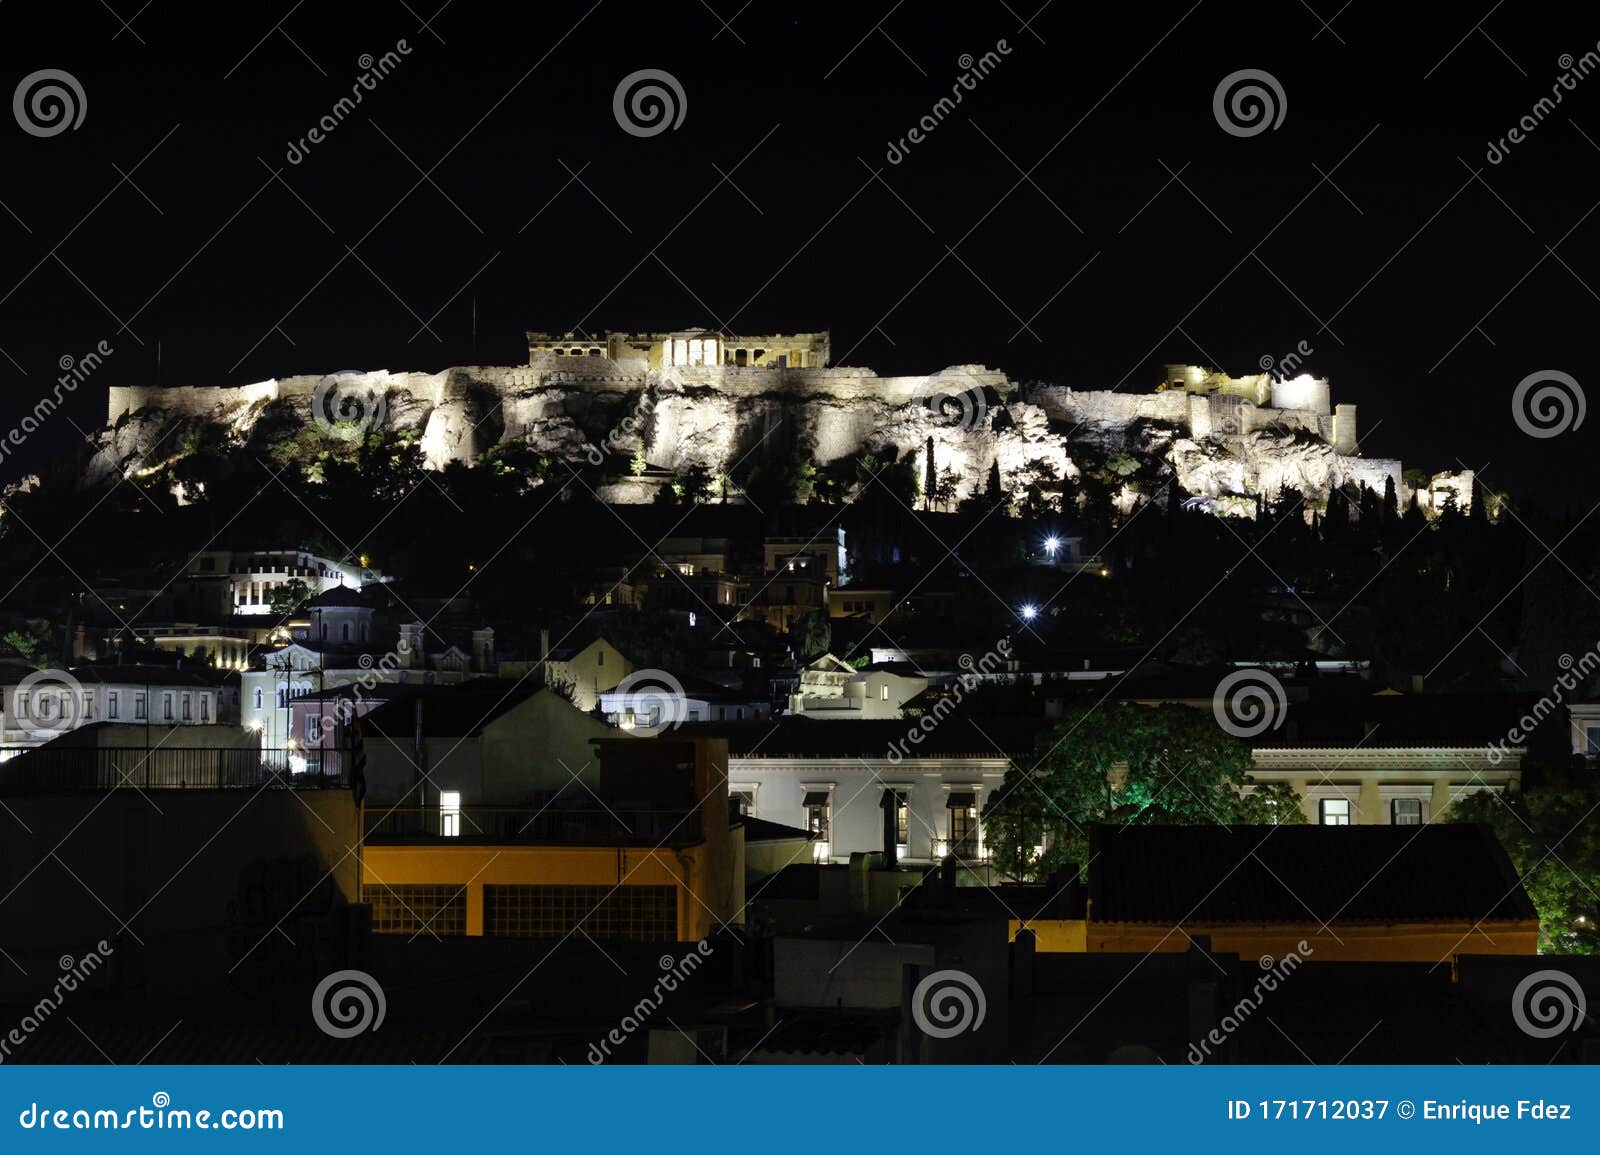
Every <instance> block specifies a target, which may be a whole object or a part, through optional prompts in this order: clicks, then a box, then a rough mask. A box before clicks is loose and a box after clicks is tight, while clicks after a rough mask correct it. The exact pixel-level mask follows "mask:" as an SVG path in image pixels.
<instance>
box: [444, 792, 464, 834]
mask: <svg viewBox="0 0 1600 1155" xmlns="http://www.w3.org/2000/svg"><path fill="white" fill-rule="evenodd" d="M439 834H440V835H441V836H442V837H445V838H458V837H460V835H461V792H460V791H459V790H441V791H439Z"/></svg>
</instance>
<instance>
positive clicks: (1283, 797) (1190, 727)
mask: <svg viewBox="0 0 1600 1155" xmlns="http://www.w3.org/2000/svg"><path fill="white" fill-rule="evenodd" d="M1249 771H1250V748H1249V746H1248V745H1247V744H1246V743H1245V742H1243V741H1241V740H1240V739H1238V738H1235V737H1233V736H1232V735H1230V734H1228V733H1227V732H1226V731H1225V730H1223V729H1222V728H1221V727H1220V726H1218V725H1217V722H1216V720H1215V719H1214V718H1213V717H1212V716H1211V714H1210V712H1209V711H1202V710H1196V709H1194V708H1192V707H1189V706H1178V705H1161V706H1142V705H1139V704H1137V703H1131V702H1107V703H1102V704H1100V705H1098V706H1087V707H1080V708H1078V709H1076V710H1074V711H1072V712H1071V713H1070V714H1068V715H1067V716H1066V717H1065V718H1063V719H1062V721H1061V723H1060V724H1059V725H1058V726H1056V727H1055V729H1054V730H1052V731H1050V732H1048V733H1046V734H1045V735H1044V736H1043V737H1042V738H1041V739H1040V741H1039V746H1038V748H1037V749H1036V750H1035V751H1034V754H1033V756H1032V757H1031V758H1025V759H1023V760H1022V761H1021V764H1020V765H1018V766H1013V767H1012V768H1011V769H1010V770H1008V771H1007V772H1006V777H1005V781H1004V783H1003V784H1002V785H1001V787H1000V790H999V791H998V792H997V794H996V795H995V797H994V798H993V799H992V800H991V801H990V803H989V805H988V806H986V807H984V811H983V830H984V839H985V841H986V843H987V844H988V847H989V850H990V854H991V857H992V859H993V861H994V863H995V865H996V867H997V868H998V869H999V870H1000V871H1001V873H1002V874H1004V875H1006V876H1008V877H1013V878H1043V877H1045V876H1046V875H1048V874H1051V873H1052V872H1055V871H1057V870H1072V869H1074V868H1081V867H1083V866H1085V865H1086V863H1087V859H1088V855H1089V845H1088V828H1089V825H1090V824H1091V823H1094V822H1115V823H1130V824H1131V823H1141V824H1150V825H1156V824H1162V823H1170V824H1176V825H1200V824H1205V823H1217V824H1228V823H1271V822H1279V823H1302V822H1304V821H1305V813H1304V811H1302V810H1301V808H1300V803H1299V799H1298V797H1297V796H1296V795H1295V794H1294V792H1293V791H1292V790H1290V789H1289V788H1288V787H1286V786H1281V785H1278V784H1271V785H1267V784H1256V783H1253V782H1252V781H1251V779H1250V773H1249ZM1246 786H1254V787H1255V789H1254V790H1253V791H1252V792H1251V793H1249V794H1246V793H1244V788H1245V787H1246ZM1041 845H1042V846H1043V847H1044V852H1043V853H1042V854H1041V853H1039V851H1038V847H1040V846H1041Z"/></svg>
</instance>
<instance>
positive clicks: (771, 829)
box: [743, 814, 815, 843]
mask: <svg viewBox="0 0 1600 1155" xmlns="http://www.w3.org/2000/svg"><path fill="white" fill-rule="evenodd" d="M743 822H744V840H745V842H746V843H751V842H810V841H811V839H812V838H813V837H815V835H813V834H812V833H811V831H809V830H803V829H801V828H800V827H798V826H785V825H784V824H783V823H781V822H768V821H767V820H766V819H765V818H756V817H754V816H753V815H750V814H746V815H745V816H744V819H743Z"/></svg>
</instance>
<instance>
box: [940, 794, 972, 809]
mask: <svg viewBox="0 0 1600 1155" xmlns="http://www.w3.org/2000/svg"><path fill="white" fill-rule="evenodd" d="M977 804H978V796H977V792H976V791H973V790H952V791H950V800H949V801H948V802H946V803H945V806H947V807H949V808H950V809H951V810H965V809H967V808H968V807H969V806H976V805H977Z"/></svg>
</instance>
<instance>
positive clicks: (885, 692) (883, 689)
mask: <svg viewBox="0 0 1600 1155" xmlns="http://www.w3.org/2000/svg"><path fill="white" fill-rule="evenodd" d="M888 700H889V684H888V683H887V682H885V683H884V684H883V685H881V686H879V687H878V701H880V702H887V701H888Z"/></svg>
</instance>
